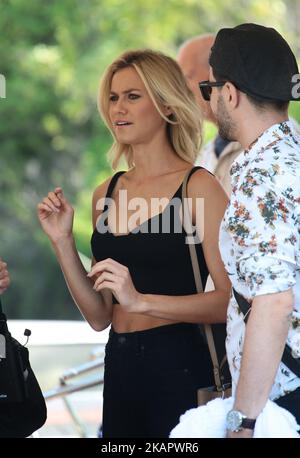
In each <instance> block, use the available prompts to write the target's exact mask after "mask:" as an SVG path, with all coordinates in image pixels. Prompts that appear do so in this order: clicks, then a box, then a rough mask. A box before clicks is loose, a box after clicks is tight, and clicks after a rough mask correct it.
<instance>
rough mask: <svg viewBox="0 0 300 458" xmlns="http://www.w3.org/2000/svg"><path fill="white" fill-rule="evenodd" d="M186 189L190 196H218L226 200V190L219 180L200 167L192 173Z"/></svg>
mask: <svg viewBox="0 0 300 458" xmlns="http://www.w3.org/2000/svg"><path fill="white" fill-rule="evenodd" d="M188 191H189V194H190V195H191V197H197V196H200V195H202V196H205V197H209V196H211V197H219V198H222V199H224V200H228V198H227V195H226V192H225V191H224V188H223V186H222V185H221V183H220V182H219V180H218V179H217V178H216V177H215V176H214V175H213V174H212V173H210V172H209V171H208V170H206V169H204V168H201V169H199V170H196V172H194V173H193V175H192V176H191V178H190V179H189V183H188Z"/></svg>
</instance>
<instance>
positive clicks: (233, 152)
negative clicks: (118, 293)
mask: <svg viewBox="0 0 300 458" xmlns="http://www.w3.org/2000/svg"><path fill="white" fill-rule="evenodd" d="M214 40H215V37H214V35H200V36H197V37H194V38H192V39H191V40H188V41H186V42H185V43H183V45H182V46H181V48H180V49H179V53H178V58H177V60H178V63H179V65H180V67H181V69H182V71H183V73H184V75H185V77H186V80H187V83H188V85H189V87H190V89H191V90H192V91H193V93H194V94H195V97H196V100H197V103H198V105H199V107H200V108H201V110H202V113H203V117H204V119H205V120H206V121H209V122H212V123H213V124H216V121H215V117H214V115H213V113H212V111H211V108H210V104H209V102H206V101H205V100H204V99H203V98H202V97H201V94H200V91H199V81H203V80H208V74H209V63H208V60H209V54H210V50H211V47H212V45H213V44H214ZM241 152H242V147H241V145H240V144H239V143H238V142H233V141H228V140H226V139H223V138H222V137H221V136H220V135H219V134H217V135H216V137H215V138H214V139H213V140H212V141H210V142H209V143H208V144H207V145H205V147H204V148H203V150H202V151H201V153H200V155H199V158H198V160H197V162H196V164H197V165H201V166H202V167H205V168H206V169H207V170H209V171H210V172H212V173H213V174H214V175H215V176H216V177H217V178H218V179H219V181H220V182H221V184H222V185H223V187H224V189H225V191H226V192H227V194H228V196H230V193H231V185H230V169H231V165H232V163H233V161H234V160H235V158H236V157H237V156H238V155H239V154H240V153H241Z"/></svg>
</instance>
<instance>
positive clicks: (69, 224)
mask: <svg viewBox="0 0 300 458" xmlns="http://www.w3.org/2000/svg"><path fill="white" fill-rule="evenodd" d="M37 211H38V218H39V220H40V223H41V226H42V228H43V230H44V232H45V233H46V234H47V236H48V237H49V239H50V240H51V241H52V242H53V243H56V242H58V241H60V240H61V239H66V238H68V237H70V236H71V235H72V229H73V218H74V209H73V208H72V206H71V204H70V203H69V202H68V200H67V199H66V198H65V197H64V194H63V190H62V188H55V189H54V191H53V192H49V193H48V196H47V197H45V198H44V199H43V200H42V201H41V202H40V203H39V204H38V206H37Z"/></svg>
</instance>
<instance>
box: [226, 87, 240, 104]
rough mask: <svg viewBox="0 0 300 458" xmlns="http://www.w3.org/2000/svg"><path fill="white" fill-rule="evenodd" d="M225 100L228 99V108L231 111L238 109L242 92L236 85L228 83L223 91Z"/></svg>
mask: <svg viewBox="0 0 300 458" xmlns="http://www.w3.org/2000/svg"><path fill="white" fill-rule="evenodd" d="M223 98H224V99H226V102H227V106H228V107H230V108H231V109H234V108H237V106H238V104H239V102H240V92H239V90H238V89H237V88H236V87H235V86H234V84H232V83H230V82H229V81H227V83H226V84H225V86H224V90H223Z"/></svg>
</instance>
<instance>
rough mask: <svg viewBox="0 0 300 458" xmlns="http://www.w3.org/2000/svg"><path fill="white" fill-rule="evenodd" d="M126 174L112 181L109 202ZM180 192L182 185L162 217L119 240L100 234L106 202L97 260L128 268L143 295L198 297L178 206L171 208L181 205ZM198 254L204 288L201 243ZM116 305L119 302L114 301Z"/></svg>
mask: <svg viewBox="0 0 300 458" xmlns="http://www.w3.org/2000/svg"><path fill="white" fill-rule="evenodd" d="M200 168H202V167H194V168H193V169H192V170H191V172H190V176H191V175H192V174H193V173H194V172H195V171H196V170H197V169H200ZM123 173H125V172H118V173H116V174H115V175H114V176H113V177H112V179H111V182H110V184H109V187H108V190H107V194H106V199H107V198H110V197H111V195H112V192H113V189H114V187H115V184H116V182H117V180H118V178H119V176H120V175H122V174H123ZM181 191H182V184H181V185H180V187H179V188H178V189H177V191H176V192H175V194H174V196H173V197H172V199H171V200H170V203H169V204H168V205H167V207H166V208H165V210H164V211H163V212H162V213H159V214H158V215H155V216H154V217H153V218H150V219H148V220H147V221H145V222H144V223H142V224H141V225H139V226H138V227H137V228H136V229H137V230H133V231H131V232H129V234H124V235H118V236H115V235H114V234H113V233H112V232H110V231H109V230H108V231H107V232H106V233H103V231H100V232H99V231H98V230H97V226H98V224H99V222H102V223H105V221H106V220H104V218H105V216H106V215H107V210H108V202H106V205H105V206H104V210H103V213H102V214H101V215H100V216H99V218H98V221H97V225H96V227H95V230H94V232H93V235H92V238H91V247H92V253H93V256H94V258H95V260H96V261H97V262H99V261H103V260H104V259H107V258H112V259H114V260H115V261H117V262H119V263H120V264H123V265H124V266H127V267H128V269H129V272H130V274H131V278H132V281H133V284H134V286H135V288H136V290H137V291H138V292H140V293H143V294H161V295H168V296H184V295H189V294H195V293H196V292H197V291H196V286H195V282H194V276H193V270H192V264H191V259H190V254H189V248H188V245H187V244H186V237H187V234H186V232H185V231H184V229H183V228H182V225H181V223H180V220H179V211H178V206H177V205H171V203H173V202H176V203H181ZM104 212H106V215H105V214H104ZM103 220H104V221H103ZM166 221H169V226H170V227H169V228H168V229H169V230H168V233H166V230H165V225H163V223H164V224H165V223H166ZM98 227H99V226H98ZM178 228H180V232H179V231H178ZM196 251H197V256H198V262H199V266H200V271H201V277H202V284H203V288H205V284H206V280H207V277H208V269H207V266H206V262H205V258H204V254H203V250H202V245H201V244H200V243H198V244H196ZM113 302H114V303H116V302H117V301H116V300H115V298H114V301H113Z"/></svg>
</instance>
